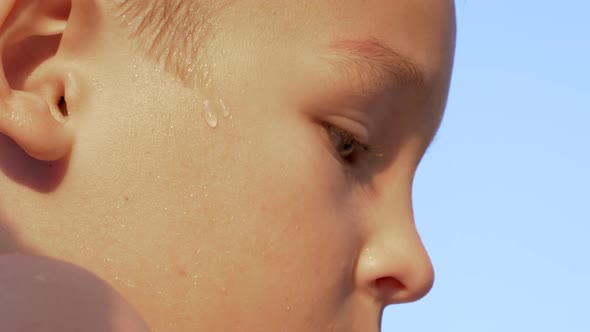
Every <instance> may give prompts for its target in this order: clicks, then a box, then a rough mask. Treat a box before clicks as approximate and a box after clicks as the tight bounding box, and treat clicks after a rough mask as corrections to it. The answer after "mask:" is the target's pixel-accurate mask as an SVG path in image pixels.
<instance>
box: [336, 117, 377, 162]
mask: <svg viewBox="0 0 590 332" xmlns="http://www.w3.org/2000/svg"><path fill="white" fill-rule="evenodd" d="M325 127H326V130H327V131H328V134H329V135H330V139H331V141H332V144H333V145H334V147H335V151H336V153H337V155H338V158H339V159H340V161H341V162H342V163H343V164H344V165H346V166H352V165H354V164H355V162H356V161H357V160H358V158H359V153H360V154H373V153H374V154H377V148H376V147H375V146H373V145H370V144H368V143H365V142H363V141H361V140H360V139H359V138H358V137H356V136H355V135H353V134H352V133H350V132H348V131H346V130H344V129H341V128H338V127H335V126H334V125H331V124H325ZM342 148H346V149H348V150H349V152H347V153H344V154H343V153H341V151H340V150H341V149H342Z"/></svg>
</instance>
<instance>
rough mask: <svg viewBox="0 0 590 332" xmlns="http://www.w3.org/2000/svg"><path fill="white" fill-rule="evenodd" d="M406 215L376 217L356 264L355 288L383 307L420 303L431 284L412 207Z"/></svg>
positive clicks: (427, 263)
mask: <svg viewBox="0 0 590 332" xmlns="http://www.w3.org/2000/svg"><path fill="white" fill-rule="evenodd" d="M387 210H389V211H391V210H392V209H387ZM398 211H399V210H398ZM406 211H408V212H406V213H405V214H406V215H405V216H404V215H402V214H397V215H395V214H393V213H387V215H388V216H386V215H382V216H381V217H376V218H375V223H374V224H373V225H374V226H373V227H372V231H371V232H370V233H369V235H368V239H367V241H366V244H365V246H364V248H363V249H362V250H361V252H360V254H359V257H358V260H357V266H356V283H357V287H359V288H361V289H364V290H366V291H367V292H368V293H369V294H370V295H371V296H372V297H375V298H377V300H378V301H380V302H382V303H383V304H384V305H389V304H398V303H406V302H412V301H416V300H419V299H421V298H422V297H424V296H425V295H426V294H427V293H428V292H429V291H430V289H431V288H432V285H433V283H434V269H433V267H432V263H431V261H430V258H429V257H428V254H427V252H426V249H425V248H424V245H423V244H422V240H421V239H420V236H419V235H418V232H417V230H416V227H415V224H414V218H413V214H412V208H411V203H410V208H409V210H408V209H406Z"/></svg>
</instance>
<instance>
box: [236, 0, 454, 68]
mask: <svg viewBox="0 0 590 332" xmlns="http://www.w3.org/2000/svg"><path fill="white" fill-rule="evenodd" d="M235 6H236V7H238V8H237V11H241V10H244V9H246V11H247V12H249V13H250V14H249V15H248V17H247V18H246V19H247V20H249V21H250V23H254V25H257V26H258V31H257V33H258V34H259V35H264V36H266V37H268V38H269V39H271V40H272V42H273V44H274V45H277V44H279V43H280V42H281V41H282V42H284V43H285V44H287V45H289V48H294V47H295V46H300V47H306V46H308V43H314V44H319V45H327V44H330V43H333V41H334V40H337V39H356V40H363V39H368V38H376V39H378V40H381V41H383V42H384V43H385V44H386V45H387V46H388V47H389V48H391V49H393V50H395V51H397V52H399V53H401V54H402V55H404V56H406V57H408V58H411V59H414V61H416V62H417V63H418V64H419V65H420V66H421V67H422V68H423V69H424V70H425V72H426V74H429V73H431V74H433V75H434V74H435V73H434V72H436V71H438V70H440V69H441V68H446V67H450V64H451V62H452V57H453V50H454V38H455V36H454V33H455V16H454V2H453V1H452V0H347V1H341V0H329V1H316V0H301V1H293V0H277V1H268V2H264V3H261V2H260V1H258V0H242V1H238V2H236V3H235Z"/></svg>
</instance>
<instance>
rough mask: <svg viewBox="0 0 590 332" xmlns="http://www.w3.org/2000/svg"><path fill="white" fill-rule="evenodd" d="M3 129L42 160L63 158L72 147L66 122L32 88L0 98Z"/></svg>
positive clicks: (1, 130) (26, 149)
mask: <svg viewBox="0 0 590 332" xmlns="http://www.w3.org/2000/svg"><path fill="white" fill-rule="evenodd" d="M0 132H1V133H3V134H5V135H6V136H8V137H10V138H11V139H12V140H14V142H15V143H17V144H18V145H19V146H20V147H21V148H22V149H23V150H24V151H25V152H26V153H27V154H29V155H30V156H31V157H33V158H36V159H39V160H44V161H53V160H58V159H61V158H63V157H65V156H66V155H67V154H68V153H69V152H70V150H71V147H72V135H71V133H70V132H69V130H68V128H67V127H66V126H65V124H64V123H60V122H59V121H58V120H57V119H55V118H54V116H53V115H52V112H51V110H50V108H49V105H48V104H47V103H46V102H45V101H44V100H43V99H42V98H39V97H37V96H35V95H34V94H32V93H28V92H23V91H14V92H12V93H11V95H10V96H9V97H8V98H4V100H2V101H1V102H0Z"/></svg>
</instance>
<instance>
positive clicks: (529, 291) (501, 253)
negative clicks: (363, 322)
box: [383, 0, 590, 332]
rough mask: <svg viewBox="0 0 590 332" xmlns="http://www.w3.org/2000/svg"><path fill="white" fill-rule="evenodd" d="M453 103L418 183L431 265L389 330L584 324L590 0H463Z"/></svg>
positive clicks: (589, 240)
mask: <svg viewBox="0 0 590 332" xmlns="http://www.w3.org/2000/svg"><path fill="white" fill-rule="evenodd" d="M456 3H457V19H458V39H457V53H456V62H455V70H454V77H453V82H452V85H451V92H450V99H449V104H448V108H447V113H446V115H445V119H444V121H443V124H442V127H441V129H440V133H439V136H438V138H437V140H436V141H435V143H434V145H433V146H432V148H431V150H430V151H429V152H428V154H427V155H426V157H425V158H424V160H423V163H422V165H421V166H420V169H419V171H418V175H417V178H416V182H415V186H414V202H415V210H416V219H417V223H418V227H419V229H420V231H421V234H422V236H423V240H424V243H425V245H426V247H427V248H428V250H429V251H430V253H431V257H432V260H433V263H434V265H435V269H436V272H437V278H436V283H435V286H434V288H433V290H432V292H431V293H430V294H429V295H428V296H427V297H426V298H425V299H424V300H422V301H420V302H417V303H414V304H410V305H402V306H393V307H390V308H388V309H387V310H386V314H385V318H384V321H383V331H384V332H394V331H453V332H463V331H465V332H487V331H494V332H498V331H503V332H504V331H519V332H520V331H535V332H538V331H541V332H543V331H565V332H577V331H583V332H588V331H590V303H589V302H590V175H589V172H590V102H589V99H590V83H589V82H588V80H590V23H588V22H590V2H589V1H583V0H578V1H561V2H558V1H546V0H537V1H533V0H528V1H526V0H524V1H508V0H494V1H482V0H457V2H456Z"/></svg>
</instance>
